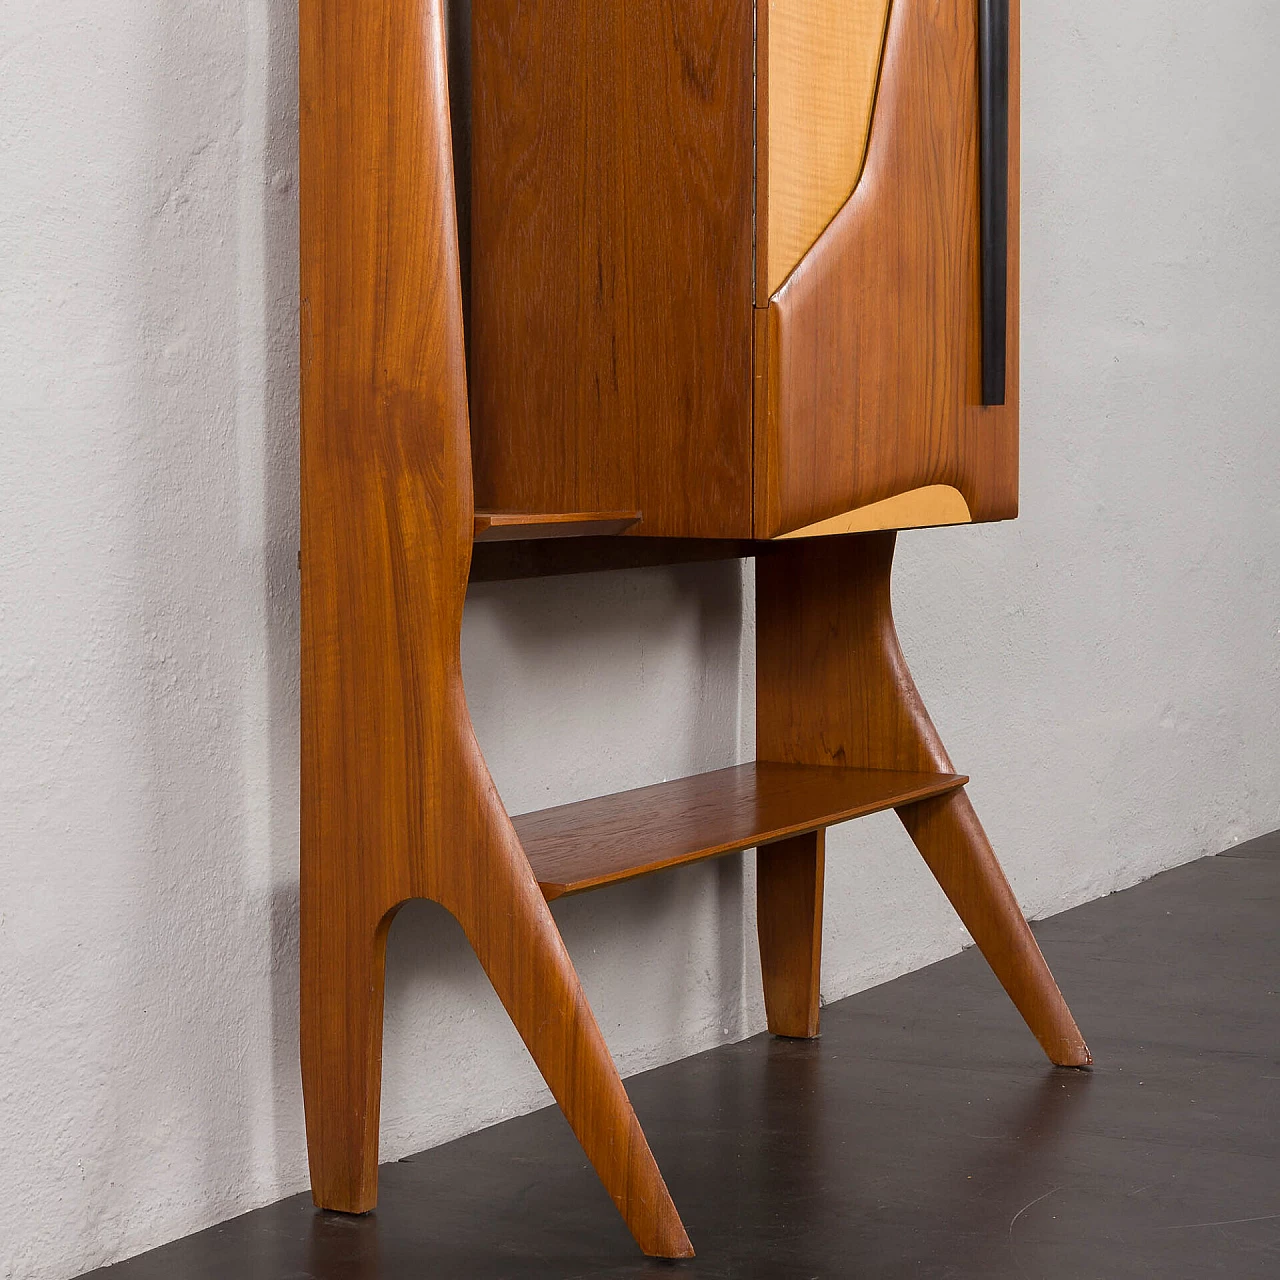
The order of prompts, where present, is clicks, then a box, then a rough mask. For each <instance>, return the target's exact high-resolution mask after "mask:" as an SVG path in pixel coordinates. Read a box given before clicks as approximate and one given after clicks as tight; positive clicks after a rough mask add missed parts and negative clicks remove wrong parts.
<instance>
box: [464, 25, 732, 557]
mask: <svg viewBox="0 0 1280 1280" xmlns="http://www.w3.org/2000/svg"><path fill="white" fill-rule="evenodd" d="M471 15H472V150H471V155H472V166H471V228H472V263H471V335H470V337H471V370H472V388H471V395H472V446H473V452H474V458H475V491H476V501H477V504H478V505H480V506H482V507H493V508H498V509H510V510H526V511H530V510H532V511H593V510H604V509H632V508H634V509H636V510H639V511H642V512H643V513H644V519H643V522H642V524H641V525H640V527H639V529H638V530H637V532H640V533H643V534H647V535H650V536H686V537H714V538H736V537H749V536H750V535H751V520H752V515H751V512H752V498H751V484H752V463H751V298H752V295H751V260H752V230H751V225H752V183H753V176H754V173H753V170H754V161H753V134H754V129H753V114H752V112H753V108H752V59H753V52H752V6H751V5H750V4H745V3H741V2H740V0H732V2H731V3H727V2H726V0H646V2H645V3H643V4H618V3H607V4H602V3H600V2H599V0H557V2H556V3H554V4H543V5H528V4H522V3H519V0H472V6H471Z"/></svg>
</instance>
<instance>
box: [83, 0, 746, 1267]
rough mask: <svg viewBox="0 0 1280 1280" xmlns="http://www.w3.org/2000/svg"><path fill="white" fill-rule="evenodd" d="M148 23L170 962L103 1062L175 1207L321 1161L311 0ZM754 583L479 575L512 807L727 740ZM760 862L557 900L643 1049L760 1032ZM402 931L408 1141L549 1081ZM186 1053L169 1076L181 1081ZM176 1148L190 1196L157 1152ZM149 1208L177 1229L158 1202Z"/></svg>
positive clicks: (136, 297) (163, 914) (149, 727)
mask: <svg viewBox="0 0 1280 1280" xmlns="http://www.w3.org/2000/svg"><path fill="white" fill-rule="evenodd" d="M155 21H156V24H157V25H158V28H159V29H157V30H154V31H153V32H152V36H153V39H152V45H151V47H152V49H153V55H152V57H153V61H152V64H151V67H150V70H149V74H150V77H151V79H150V82H149V84H148V86H147V91H148V92H150V93H151V94H152V95H153V99H154V101H153V103H152V105H151V108H150V111H149V118H150V119H152V120H153V121H154V122H155V125H154V128H155V131H156V132H155V134H154V136H153V137H152V138H150V139H149V140H148V141H147V144H146V146H145V148H144V149H145V152H146V154H147V159H148V162H149V163H151V164H152V165H153V170H152V172H151V181H152V184H153V187H154V190H153V191H152V192H151V193H150V195H149V197H148V199H149V201H150V210H151V212H150V215H149V216H148V217H146V218H145V219H144V220H143V221H142V223H141V224H140V228H139V234H138V242H137V244H136V256H137V260H138V261H140V262H145V263H146V264H147V272H146V274H145V275H144V276H143V277H142V280H141V283H140V285H139V286H138V287H137V288H136V289H135V292H134V294H133V296H132V298H131V300H130V302H129V305H130V306H131V307H132V308H133V311H134V320H135V325H136V349H137V350H138V351H140V352H143V353H145V354H144V355H143V356H142V357H141V358H140V360H139V362H138V364H137V365H136V370H137V372H136V375H135V385H134V388H133V393H132V395H133V400H134V404H135V407H136V423H135V435H134V436H133V445H132V448H133V451H134V456H133V457H132V458H131V459H129V465H130V467H131V474H132V475H133V476H134V477H135V478H136V485H137V498H138V500H137V502H136V503H135V511H136V513H137V514H136V520H135V524H134V529H133V531H132V540H133V552H134V556H135V560H136V563H137V564H138V566H139V568H140V580H141V581H142V582H143V583H144V584H145V585H144V587H143V589H142V591H141V592H140V595H139V599H138V601H137V607H136V610H135V613H134V617H133V628H134V635H133V638H132V639H133V643H134V644H135V645H136V646H137V651H138V652H139V653H141V654H142V655H144V660H145V671H144V673H143V677H142V687H141V688H140V690H139V691H138V697H137V699H136V704H137V705H138V707H139V708H140V710H139V713H138V714H139V719H140V723H139V726H138V727H139V739H140V741H141V742H142V743H143V744H144V746H143V751H144V756H145V761H146V770H147V777H146V779H145V784H144V789H145V792H146V794H147V797H148V804H149V809H148V821H149V824H150V829H149V831H148V832H147V845H146V848H147V855H146V857H147V860H148V865H147V866H146V867H145V868H144V869H143V870H142V871H141V873H140V875H139V881H140V883H141V885H142V890H141V892H140V894H139V895H138V896H137V898H136V900H135V901H134V902H133V903H132V905H131V907H130V911H131V913H132V918H131V919H130V921H129V927H128V929H127V930H126V933H127V938H128V942H127V944H126V945H125V947H124V949H123V954H122V956H121V958H120V969H119V972H120V973H121V974H122V975H126V976H125V977H124V978H122V981H127V982H129V983H133V982H134V981H135V975H139V974H145V975H148V976H147V977H146V978H144V979H142V980H141V981H140V982H139V990H138V991H137V992H136V995H137V997H138V999H139V1000H140V1001H141V1002H142V1004H143V1006H144V1007H147V1008H150V1009H151V1010H152V1012H153V1017H154V1021H153V1022H152V1023H150V1024H149V1027H150V1029H149V1030H148V1031H146V1032H144V1033H143V1036H142V1038H143V1040H144V1041H145V1043H146V1055H143V1056H146V1057H147V1061H146V1062H141V1061H140V1062H139V1066H138V1069H137V1071H136V1074H133V1075H130V1074H129V1073H124V1074H120V1075H117V1076H116V1077H115V1078H114V1080H113V1083H112V1084H111V1085H110V1086H108V1088H109V1090H110V1091H111V1093H112V1111H113V1121H112V1125H113V1128H114V1129H115V1130H116V1132H117V1133H118V1134H124V1133H139V1132H143V1133H145V1132H151V1131H152V1130H155V1129H158V1131H159V1132H161V1133H163V1134H164V1135H165V1136H164V1137H163V1139H160V1138H157V1139H156V1140H155V1150H154V1151H153V1152H152V1153H151V1154H150V1155H149V1156H148V1155H147V1154H146V1153H143V1154H142V1155H141V1156H139V1153H138V1152H137V1150H136V1149H134V1150H132V1151H131V1153H130V1154H129V1156H128V1167H127V1168H125V1169H122V1170H116V1171H114V1172H115V1173H116V1174H117V1175H118V1176H117V1178H116V1181H117V1186H118V1188H123V1189H124V1195H125V1196H126V1198H127V1199H128V1200H129V1202H130V1203H131V1204H134V1205H147V1206H150V1208H151V1211H152V1213H153V1214H154V1222H155V1224H156V1226H155V1228H153V1229H158V1230H160V1231H162V1232H169V1231H170V1226H169V1224H170V1223H171V1222H174V1220H175V1219H181V1220H182V1221H180V1222H178V1223H177V1229H182V1230H187V1229H191V1227H192V1226H193V1225H196V1224H197V1221H196V1220H199V1221H205V1222H207V1221H210V1220H214V1219H217V1218H222V1217H225V1216H227V1214H228V1213H230V1212H234V1211H236V1210H237V1209H240V1208H244V1207H247V1206H249V1205H250V1204H254V1203H261V1202H263V1201H264V1200H269V1199H271V1198H274V1197H275V1196H278V1195H281V1194H284V1193H286V1192H288V1191H292V1190H296V1189H297V1188H299V1187H301V1186H303V1185H305V1182H306V1159H305V1144H304V1133H303V1123H302V1108H301V1091H300V1080H299V1072H298V1061H297V1038H298V1015H297V1001H298V975H297V938H298V935H297V907H298V894H297V845H298V769H299V755H298V712H299V574H298V565H297V553H298V359H297V350H298V325H297V297H298V249H297V245H298V207H297V194H298V140H297V124H298V120H297V6H296V4H295V3H292V2H290V0H265V2H264V3H261V4H258V5H250V6H248V7H247V8H246V9H245V10H243V11H241V15H240V21H239V22H238V23H236V22H232V21H230V20H229V15H228V14H227V13H226V12H225V11H223V10H220V9H218V10H213V11H192V10H190V9H187V8H170V9H161V10H160V11H158V13H157V16H156V19H155ZM227 68H234V69H236V70H237V71H238V72H239V73H241V81H240V83H239V84H238V85H237V86H236V89H237V91H238V92H239V95H240V96H239V100H238V102H237V101H231V102H227V101H226V99H227V92H226V89H225V87H220V86H222V84H223V81H222V79H221V78H220V77H224V76H225V75H226V74H229V73H228V72H227ZM219 101H222V102H223V104H224V110H223V114H222V115H221V116H219V115H218V112H217V111H216V110H214V109H213V108H211V107H210V105H209V104H211V103H213V104H216V103H218V102H219ZM201 102H202V103H203V104H204V111H203V113H201V112H197V111H193V109H192V104H193V103H197V104H198V103H201ZM237 110H238V112H239V124H238V127H236V128H231V127H230V120H229V117H228V114H227V113H229V112H235V111H237ZM742 581H743V577H742V570H741V568H740V566H739V565H737V564H736V563H726V564H718V565H707V566H689V567H682V568H677V569H669V570H667V569H654V570H644V571H637V572H635V573H628V574H618V575H608V576H607V577H606V576H598V575H597V576H590V577H577V578H566V579H560V580H554V581H547V582H531V583H511V584H501V583H499V584H487V585H485V586H483V587H480V588H477V589H476V590H475V591H474V592H473V593H472V595H471V597H470V599H469V603H468V608H467V616H466V621H465V623H464V662H465V666H466V676H467V688H468V695H469V697H470V699H471V703H472V708H473V714H474V716H475V719H476V723H477V730H478V733H479V735H480V738H481V743H482V746H484V748H485V749H486V751H487V752H488V753H489V758H490V761H491V763H492V765H493V770H494V774H495V777H496V779H497V781H498V785H499V788H500V790H501V791H502V794H503V796H504V798H505V799H506V801H507V803H508V805H509V806H510V807H511V808H512V810H513V811H520V810H523V809H530V808H537V807H542V806H544V805H547V804H553V803H560V802H563V801H565V800H570V799H574V798H578V797H580V796H583V795H588V794H593V793H600V792H607V791H611V790H616V789H620V788H624V787H630V786H636V785H641V784H643V783H646V782H653V781H659V780H661V779H663V778H665V777H669V776H672V775H673V774H675V773H683V772H692V771H696V770H698V769H706V768H714V767H718V766H721V765H725V764H730V763H733V762H734V761H735V760H736V759H737V758H738V743H739V736H740V735H739V729H740V725H739V714H740V712H739V692H740V690H739V683H740V681H739V674H740V660H739V659H740V636H741V630H742V609H743V589H742ZM742 880H743V871H742V865H741V860H738V859H735V860H732V861H730V862H726V863H723V864H718V865H715V866H708V867H698V868H691V869H688V870H685V871H682V872H677V873H673V874H672V875H671V876H668V877H665V878H663V879H662V880H661V881H660V882H655V883H653V884H647V885H635V886H630V887H627V888H623V889H619V890H615V891H614V892H613V893H612V894H610V895H604V896H602V897H601V898H600V899H593V900H590V901H582V902H572V903H566V904H564V905H562V906H560V907H558V908H557V915H558V916H559V918H560V919H561V921H562V923H563V926H564V930H565V933H566V939H567V942H568V944H569V948H570V951H571V953H572V954H573V956H574V958H575V961H576V962H577V963H578V965H579V968H580V970H581V972H582V976H583V980H584V983H585V985H586V987H587V989H588V993H589V994H590V996H591V997H592V999H593V1001H595V1002H596V1004H597V1011H598V1013H599V1014H600V1016H601V1022H602V1024H603V1026H604V1030H605V1033H606V1036H607V1037H608V1038H609V1040H610V1043H611V1046H612V1047H613V1048H614V1050H615V1053H616V1055H617V1057H618V1058H619V1061H620V1064H621V1066H622V1067H623V1069H624V1070H632V1069H638V1068H640V1067H643V1066H648V1065H652V1064H653V1063H655V1062H658V1061H664V1060H667V1059H670V1058H674V1057H677V1056H681V1055H682V1054H685V1053H688V1052H690V1051H692V1050H695V1049H700V1048H705V1047H708V1046H709V1045H710V1044H713V1043H716V1042H719V1041H721V1040H723V1039H725V1038H736V1037H737V1036H738V1035H740V1034H741V1031H742V1028H743V1026H744V1025H745V1024H744V1014H743V1003H744V1001H743V994H742V991H743V982H742V972H743V968H744V965H745V964H746V963H747V961H746V959H745V958H744V946H743V896H742ZM391 937H392V939H393V941H392V944H391V948H390V955H389V965H388V999H387V1037H386V1060H387V1067H386V1073H385V1075H386V1086H385V1092H384V1156H393V1155H400V1154H404V1153H405V1152H407V1151H410V1150H415V1149H418V1148H420V1147H423V1146H426V1145H428V1144H430V1143H431V1142H434V1141H441V1140H444V1139H445V1138H448V1137H451V1136H454V1135H456V1134H458V1133H461V1132H465V1131H467V1130H469V1129H471V1128H474V1127H476V1126H477V1125H480V1124H483V1123H487V1122H490V1121H493V1120H495V1119H498V1118H499V1117H500V1116H502V1115H507V1114H511V1113H513V1112H515V1111H518V1110H522V1109H525V1108H527V1107H528V1106H531V1105H534V1104H535V1103H537V1102H539V1101H541V1100H542V1099H543V1098H544V1096H545V1095H544V1092H543V1086H542V1084H541V1081H540V1079H539V1078H538V1077H537V1075H536V1072H535V1070H534V1068H533V1067H532V1064H531V1063H530V1062H529V1060H528V1058H527V1055H526V1054H525V1052H524V1049H523V1046H522V1045H520V1043H519V1041H518V1040H517V1038H516V1036H515V1033H514V1031H513V1030H512V1029H511V1028H510V1026H509V1024H508V1022H507V1020H506V1017H505V1014H504V1013H503V1012H502V1010H501V1008H500V1006H499V1005H498V1003H497V1000H496V998H495V997H494V996H493V993H492V991H491V990H490V988H489V986H488V983H487V981H486V980H485V979H484V977H483V975H482V973H481V971H480V969H479V966H478V965H477V963H476V962H475V960H474V958H473V956H472V955H471V952H470V950H469V948H468V947H467V945H466V943H465V940H464V939H463V937H462V934H461V932H460V930H459V929H458V928H457V926H456V925H455V924H454V923H453V922H452V920H451V919H450V918H449V917H447V916H446V915H445V914H444V913H443V912H441V911H440V910H439V909H437V908H434V907H432V906H430V905H428V904H415V905H412V906H410V907H409V908H407V909H406V910H405V911H404V912H402V913H401V916H400V918H399V919H398V920H397V923H396V925H395V927H394V929H393V931H392V935H391ZM132 994H134V993H132V992H131V995H132ZM624 1008H625V1010H626V1016H625V1019H624V1018H623V1017H621V1016H619V1017H617V1018H613V1017H612V1016H611V1013H612V1011H618V1012H619V1015H621V1011H622V1010H623V1009H624ZM116 1034H117V1036H118V1039H119V1043H118V1044H117V1045H116V1057H117V1058H118V1059H127V1058H129V1057H130V1055H134V1056H135V1057H137V1056H138V1049H137V1041H138V1038H139V1033H138V1028H137V1027H136V1026H133V1025H131V1024H128V1020H127V1019H125V1020H122V1022H121V1025H120V1027H119V1029H118V1031H117V1033H116ZM166 1080H171V1081H173V1082H174V1088H173V1096H171V1097H165V1098H163V1099H160V1100H157V1099H156V1097H155V1092H156V1086H157V1082H158V1081H166ZM175 1148H176V1151H175ZM121 1158H122V1160H123V1159H124V1157H123V1156H122V1157H121ZM162 1168H165V1172H164V1175H163V1176H164V1177H165V1178H166V1179H167V1180H168V1182H169V1186H170V1190H169V1191H168V1192H167V1193H162V1192H161V1190H160V1189H158V1188H157V1187H156V1186H154V1185H151V1184H150V1183H148V1182H147V1181H146V1180H147V1179H152V1180H154V1179H155V1178H156V1177H157V1176H158V1171H159V1170H160V1169H162ZM105 1194H107V1193H106V1192H105V1191H104V1195H105ZM110 1194H112V1195H116V1194H119V1191H116V1192H112V1193H110ZM165 1205H168V1206H170V1207H169V1208H164V1207H163V1206H165ZM112 1212H113V1213H118V1212H120V1210H119V1209H118V1208H117V1207H116V1206H114V1205H113V1206H112ZM125 1233H126V1234H127V1235H128V1236H129V1238H130V1242H131V1244H132V1242H133V1241H137V1242H140V1243H152V1242H154V1238H153V1237H152V1236H151V1235H150V1234H149V1233H148V1231H147V1230H146V1229H144V1228H143V1227H142V1226H140V1225H139V1223H137V1222H134V1223H132V1224H131V1225H130V1226H129V1227H128V1228H126V1229H125Z"/></svg>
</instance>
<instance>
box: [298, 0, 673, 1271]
mask: <svg viewBox="0 0 1280 1280" xmlns="http://www.w3.org/2000/svg"><path fill="white" fill-rule="evenodd" d="M299 16H300V27H301V84H300V93H301V108H302V113H301V174H302V186H301V283H302V778H301V785H302V815H301V823H302V826H301V886H300V891H301V952H302V954H301V1053H302V1077H303V1090H304V1098H305V1104H306V1118H307V1140H308V1149H309V1154H310V1159H311V1173H312V1189H313V1193H314V1196H315V1199H316V1202H317V1203H318V1204H320V1205H322V1206H324V1207H326V1208H330V1209H339V1210H344V1211H347V1212H355V1213H358V1212H363V1211H365V1210H367V1209H369V1208H371V1207H372V1205H373V1203H374V1199H375V1195H376V1186H377V1150H378V1105H379V1086H380V1068H381V1044H382V1016H381V1015H382V976H383V949H384V944H385V939H386V933H387V928H388V926H389V923H390V920H391V918H392V916H393V915H394V913H395V911H396V910H397V908H398V907H399V905H400V904H401V903H403V902H404V901H405V900H406V899H408V898H412V897H423V898H431V899H433V900H435V901H437V902H440V903H442V904H443V905H444V906H445V907H446V908H447V909H448V910H449V911H450V912H452V913H453V915H454V916H456V917H457V919H458V920H459V921H460V922H461V924H462V927H463V929H464V930H465V932H466V935H467V937H468V939H469V940H470V942H471V945H472V946H473V947H474V949H475V952H476V954H477V956H478V957H479V959H480V962H481V964H482V965H483V966H484V968H485V971H486V972H487V973H488V975H489V977H490V979H491V981H492V982H493V985H494V989H495V990H496V992H497V994H498V996H499V998H500V999H501V1001H502V1003H503V1005H504V1006H505V1008H506V1009H507V1012H508V1013H509V1014H510V1016H511V1018H512V1021H513V1022H514V1023H515V1025H516V1027H517V1028H518V1030H519V1031H520V1034H521V1035H522V1037H523V1038H524V1041H525V1043H526V1045H528V1047H529V1050H530V1052H531V1054H532V1055H533V1057H534V1059H535V1061H536V1062H537V1064H538V1066H539V1068H540V1069H541V1071H542V1073H543V1076H544V1077H545V1078H546V1080H547V1083H548V1084H549V1085H550V1087H551V1090H552V1093H553V1094H554V1095H555V1098H556V1100H557V1102H559V1104H560V1106H561V1108H562V1109H563V1110H564V1113H565V1115H566V1116H567V1118H568V1120H569V1123H570V1124H571V1125H572V1126H573V1129H574V1131H575V1133H577V1135H578V1137H579V1139H580V1140H581V1141H582V1144H583V1147H584V1149H585V1150H586V1152H587V1154H588V1156H589V1157H590V1158H591V1161H592V1163H593V1164H594V1165H595V1168H596V1170H597V1172H598V1173H599V1175H600V1177H601V1179H602V1181H603V1182H604V1185H605V1187H606V1188H607V1189H608V1191H609V1194H610V1195H611V1197H612V1198H613V1201H614V1203H615V1204H616V1205H617V1207H618V1209H619V1211H620V1212H621V1213H622V1215H623V1217H624V1218H625V1219H626V1221H627V1224H628V1226H629V1227H630V1228H631V1230H632V1232H633V1234H634V1235H635V1237H636V1239H637V1240H638V1241H639V1243H640V1245H641V1247H642V1248H643V1249H644V1250H645V1251H646V1252H648V1253H652V1254H657V1255H662V1256H667V1257H684V1256H688V1255H689V1254H690V1253H691V1252H692V1250H691V1248H690V1246H689V1241H688V1237H687V1236H686V1234H685V1232H684V1228H683V1226H682V1225H681V1223H680V1219H679V1216H678V1215H677V1213H676V1210H675V1207H674V1206H673V1204H672V1202H671V1198H670V1196H669V1194H668V1193H667V1189H666V1186H665V1184H664V1183H663V1180H662V1176H661V1174H660V1173H659V1172H658V1169H657V1166H656V1164H655V1163H654V1160H653V1156H652V1154H651V1152H650V1150H649V1147H648V1144H647V1143H646V1142H645V1138H644V1135H643V1133H642V1132H641V1130H640V1126H639V1124H638V1122H637V1120H636V1117H635V1114H634V1112H633V1111H632V1108H631V1104H630V1102H629V1101H628V1099H627V1095H626V1092H625V1090H624V1088H623V1086H622V1082H621V1080H620V1078H619V1077H618V1073H617V1070H616V1068H615V1067H614V1064H613V1062H612V1059H611V1058H610V1056H609V1053H608V1050H607V1048H606V1047H605V1043H604V1040H603V1037H602V1036H601V1034H600V1030H599V1027H598V1026H597V1024H596V1021H595V1018H594V1017H593V1016H592V1013H591V1010H590V1008H589V1007H588V1005H587V1002H586V999H585V997H584V995H583V993H582V989H581V986H580V984H579V982H578V978H577V975H576V973H575V972H574V968H573V965H572V963H571V962H570V960H569V957H568V954H567V953H566V951H565V948H564V944H563V942H562V941H561V938H560V935H559V932H558V930H557V929H556V926H555V921H554V920H553V919H552V917H551V914H550V911H549V909H548V907H547V904H546V902H545V901H544V899H543V897H542V894H541V892H540V891H539V889H538V884H537V881H536V880H535V878H534V875H533V872H532V870H531V869H530V867H529V863H528V860H527V859H526V858H525V856H524V852H523V850H522V849H521V847H520V843H519V840H518V839H517V837H516V834H515V831H514V830H513V829H512V826H511V822H510V820H509V818H508V817H507V815H506V813H505V811H504V810H503V807H502V804H501V802H500V800H499V798H498V795H497V792H496V790H495V788H494V786H493V783H492V780H491V779H490V777H489V773H488V770H487V768H486V767H485V763H484V760H483V758H482V757H481V754H480V750H479V748H478V747H477V745H476V741H475V737H474V734H473V733H472V729H471V722H470V719H469V717H468V714H467V708H466V702H465V699H464V696H463V689H462V674H461V668H460V660H459V636H460V630H461V622H462V607H463V596H464V593H465V589H466V582H467V562H468V557H469V554H470V549H471V540H472V525H473V511H472V502H471V486H470V474H469V470H470V454H469V447H468V432H467V413H466V373H465V368H464V358H463V333H462V312H461V291H460V279H459V270H458V247H457V236H456V226H455V215H454V198H453V181H452V171H451V156H450V144H449V136H450V131H449V116H448V100H447V93H446V79H445V67H444V47H443V17H442V12H441V3H440V0H394V3H392V2H391V0H372V2H371V3H369V4H364V5H359V6H356V5H350V4H346V3H341V2H339V0H302V6H301V10H300V15H299Z"/></svg>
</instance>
